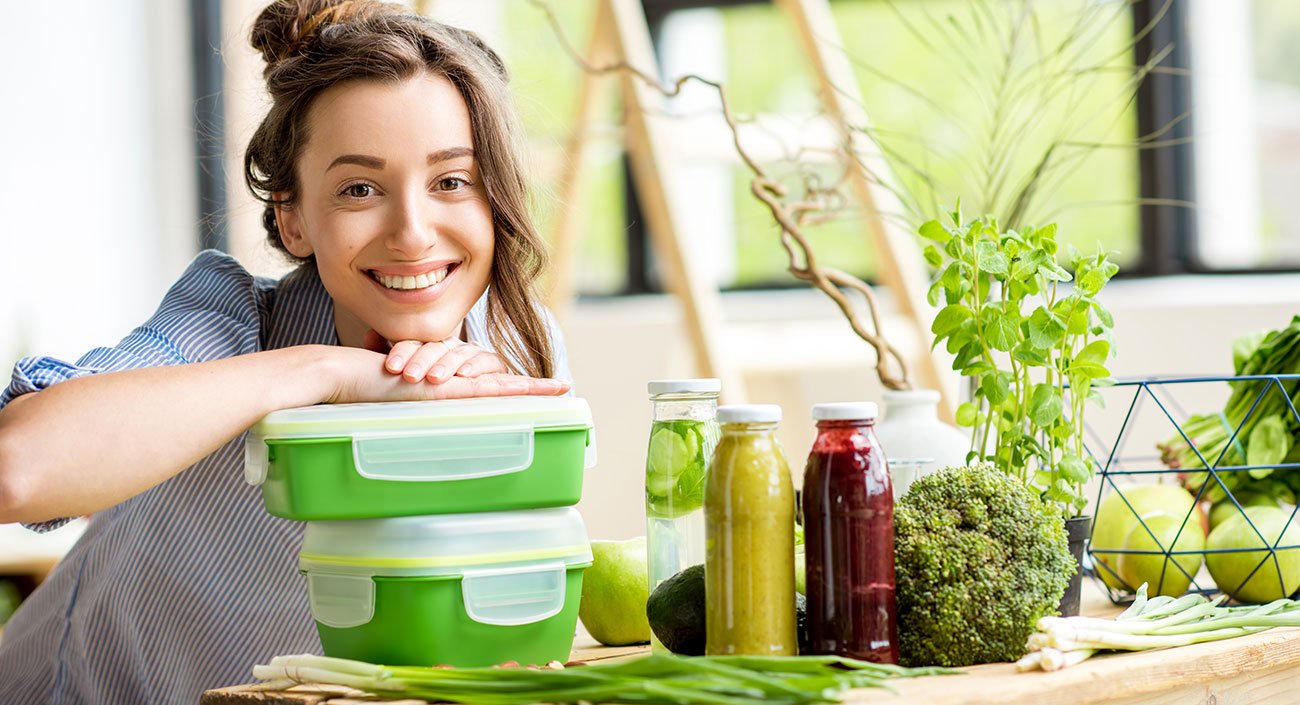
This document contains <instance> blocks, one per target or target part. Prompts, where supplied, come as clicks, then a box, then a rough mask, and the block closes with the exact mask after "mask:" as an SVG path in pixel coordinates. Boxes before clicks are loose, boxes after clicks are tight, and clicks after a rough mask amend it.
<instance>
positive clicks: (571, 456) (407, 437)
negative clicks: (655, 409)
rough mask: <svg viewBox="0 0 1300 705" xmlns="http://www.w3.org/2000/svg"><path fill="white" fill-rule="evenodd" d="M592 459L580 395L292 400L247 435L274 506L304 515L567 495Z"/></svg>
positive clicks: (448, 510) (576, 489) (577, 494)
mask: <svg viewBox="0 0 1300 705" xmlns="http://www.w3.org/2000/svg"><path fill="white" fill-rule="evenodd" d="M594 464H595V446H594V445H593V443H592V421H591V409H590V408H589V407H588V406H587V402H585V401H583V400H582V399H575V398H571V397H500V398H490V399H489V398H483V399H455V400H447V401H426V402H394V403H384V404H321V405H317V406H310V407H303V408H298V409H283V410H280V411H275V412H272V413H270V414H267V416H266V417H265V418H263V419H262V420H261V421H260V422H258V424H257V425H256V426H254V427H253V428H252V429H250V430H249V432H248V437H247V439H246V441H245V446H244V476H245V479H246V480H247V481H248V483H249V484H251V485H254V486H260V487H261V488H262V500H263V502H265V504H266V510H267V511H268V512H270V513H271V514H274V515H275V516H278V517H283V518H285V519H294V520H297V521H318V520H329V519H368V518H378V517H394V516H418V515H425V514H456V513H463V512H494V511H509V510H516V509H533V508H539V507H567V506H572V505H574V504H577V503H578V500H579V499H581V497H582V479H583V472H584V470H585V469H586V468H589V467H591V466H592V465H594Z"/></svg>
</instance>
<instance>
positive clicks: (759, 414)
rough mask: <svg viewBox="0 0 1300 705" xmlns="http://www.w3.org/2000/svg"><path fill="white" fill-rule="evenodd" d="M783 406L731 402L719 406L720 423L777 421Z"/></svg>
mask: <svg viewBox="0 0 1300 705" xmlns="http://www.w3.org/2000/svg"><path fill="white" fill-rule="evenodd" d="M780 420H781V407H779V406H777V405H776V404H730V405H727V406H720V407H718V423H776V422H777V421H780Z"/></svg>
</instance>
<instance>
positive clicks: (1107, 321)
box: [1089, 301, 1115, 328]
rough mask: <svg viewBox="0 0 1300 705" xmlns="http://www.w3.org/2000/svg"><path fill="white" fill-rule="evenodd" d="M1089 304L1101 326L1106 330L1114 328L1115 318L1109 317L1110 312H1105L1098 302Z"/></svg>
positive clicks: (1104, 308)
mask: <svg viewBox="0 0 1300 705" xmlns="http://www.w3.org/2000/svg"><path fill="white" fill-rule="evenodd" d="M1089 303H1091V304H1092V310H1093V311H1094V312H1096V314H1097V320H1099V321H1101V324H1102V325H1103V326H1106V327H1107V328H1114V327H1115V317H1114V316H1112V315H1110V311H1107V310H1106V307H1105V306H1102V305H1101V303H1100V302H1098V301H1090V302H1089Z"/></svg>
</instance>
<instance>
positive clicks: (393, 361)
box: [388, 357, 406, 372]
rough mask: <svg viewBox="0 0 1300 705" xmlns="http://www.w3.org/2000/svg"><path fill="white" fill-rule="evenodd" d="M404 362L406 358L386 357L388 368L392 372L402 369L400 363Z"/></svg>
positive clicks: (403, 363)
mask: <svg viewBox="0 0 1300 705" xmlns="http://www.w3.org/2000/svg"><path fill="white" fill-rule="evenodd" d="M405 364H406V360H405V359H404V358H400V357H390V358H388V369H390V370H392V371H394V372H400V371H401V370H402V365H405Z"/></svg>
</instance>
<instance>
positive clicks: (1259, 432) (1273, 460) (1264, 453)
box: [1246, 416, 1291, 477]
mask: <svg viewBox="0 0 1300 705" xmlns="http://www.w3.org/2000/svg"><path fill="white" fill-rule="evenodd" d="M1290 451H1291V434H1289V433H1287V430H1286V421H1285V419H1284V418H1283V417H1281V416H1267V417H1265V418H1263V419H1261V420H1260V421H1259V422H1258V423H1256V424H1255V427H1254V428H1253V429H1251V431H1250V437H1249V439H1248V440H1247V441H1246V464H1247V465H1262V466H1266V467H1263V468H1258V469H1257V470H1251V471H1249V472H1250V474H1251V476H1253V477H1259V475H1256V474H1255V473H1256V472H1257V471H1260V470H1262V471H1265V473H1264V474H1267V472H1271V471H1272V470H1273V468H1272V467H1267V466H1272V465H1277V464H1279V463H1281V462H1283V461H1284V460H1285V459H1286V454H1287V453H1289V452H1290Z"/></svg>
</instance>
